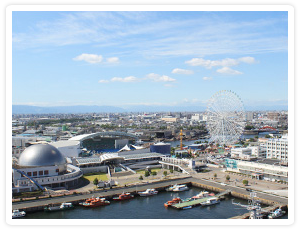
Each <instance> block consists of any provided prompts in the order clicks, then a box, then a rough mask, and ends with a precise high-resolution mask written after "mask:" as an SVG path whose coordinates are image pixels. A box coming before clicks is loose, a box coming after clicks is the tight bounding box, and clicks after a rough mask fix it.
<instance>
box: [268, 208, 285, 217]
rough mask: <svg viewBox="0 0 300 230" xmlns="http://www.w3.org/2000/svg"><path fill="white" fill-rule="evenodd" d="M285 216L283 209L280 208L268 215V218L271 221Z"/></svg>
mask: <svg viewBox="0 0 300 230" xmlns="http://www.w3.org/2000/svg"><path fill="white" fill-rule="evenodd" d="M284 214H285V211H282V209H281V208H278V209H276V210H275V211H274V212H271V213H270V214H269V215H268V218H269V219H276V218H278V217H281V216H283V215H284Z"/></svg>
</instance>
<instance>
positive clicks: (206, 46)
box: [12, 11, 288, 108]
mask: <svg viewBox="0 0 300 230" xmlns="http://www.w3.org/2000/svg"><path fill="white" fill-rule="evenodd" d="M220 90H231V91H233V92H235V93H236V94H237V95H239V96H240V98H241V99H242V100H243V103H244V105H245V106H256V105H257V106H261V105H262V106H274V105H275V106H276V105H279V106H282V105H286V106H287V104H288V13H287V12H281V11H243V12H242V11H223V12H220V11H195V12H193V11H189V12H185V11H169V12H167V11H127V12H122V11H102V12H100V11H93V12H88V11H84V12H80V11H79V12H78V11H76V12H75V11H74V12H72V11H68V12H63V11H51V12H50V11H49V12H47V11H14V12H13V14H12V104H13V105H35V106H69V105H106V106H107V105H109V106H119V107H123V108H126V107H130V106H136V105H151V106H153V105H154V106H155V105H157V106H164V105H165V106H181V105H189V106H190V105H195V106H205V105H206V103H207V101H208V100H209V99H210V97H212V96H213V95H214V94H215V93H216V92H218V91H220Z"/></svg>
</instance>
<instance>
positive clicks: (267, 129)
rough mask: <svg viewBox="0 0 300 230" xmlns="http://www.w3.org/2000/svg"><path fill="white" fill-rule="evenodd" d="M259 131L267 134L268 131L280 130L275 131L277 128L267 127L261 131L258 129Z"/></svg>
mask: <svg viewBox="0 0 300 230" xmlns="http://www.w3.org/2000/svg"><path fill="white" fill-rule="evenodd" d="M258 131H260V132H267V131H278V130H277V129H275V128H273V127H271V126H268V125H266V126H264V127H262V128H260V129H258Z"/></svg>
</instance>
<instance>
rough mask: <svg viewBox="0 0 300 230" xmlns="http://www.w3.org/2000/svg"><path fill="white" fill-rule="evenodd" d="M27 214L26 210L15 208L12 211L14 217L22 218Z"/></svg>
mask: <svg viewBox="0 0 300 230" xmlns="http://www.w3.org/2000/svg"><path fill="white" fill-rule="evenodd" d="M25 215H26V212H24V211H21V212H20V211H19V210H17V209H16V210H13V212H12V218H20V217H23V216H25Z"/></svg>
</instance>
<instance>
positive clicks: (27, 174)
mask: <svg viewBox="0 0 300 230" xmlns="http://www.w3.org/2000/svg"><path fill="white" fill-rule="evenodd" d="M81 176H82V172H81V171H80V169H79V168H78V167H76V166H74V165H69V164H67V162H66V160H65V158H64V157H63V155H62V154H61V153H60V151H59V150H58V149H57V148H55V147H53V146H52V145H49V144H37V145H32V146H29V147H28V148H26V149H25V150H24V151H23V152H22V153H21V155H20V158H19V160H18V162H17V164H15V165H13V166H12V192H13V193H19V192H25V191H34V190H36V189H38V187H37V186H42V187H47V188H62V187H63V188H66V189H68V188H70V187H74V186H77V185H78V179H79V178H80V177H81Z"/></svg>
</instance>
